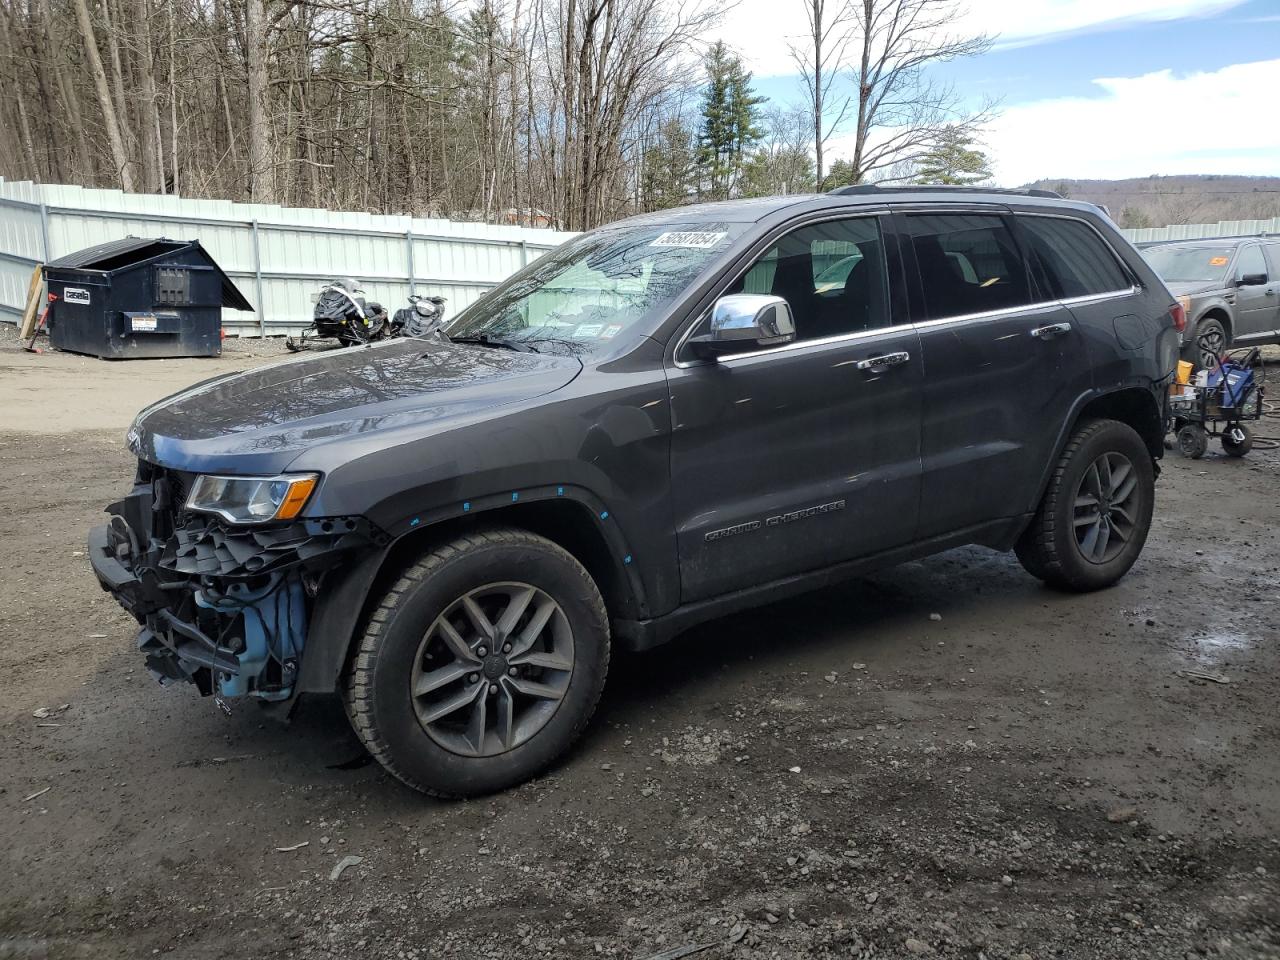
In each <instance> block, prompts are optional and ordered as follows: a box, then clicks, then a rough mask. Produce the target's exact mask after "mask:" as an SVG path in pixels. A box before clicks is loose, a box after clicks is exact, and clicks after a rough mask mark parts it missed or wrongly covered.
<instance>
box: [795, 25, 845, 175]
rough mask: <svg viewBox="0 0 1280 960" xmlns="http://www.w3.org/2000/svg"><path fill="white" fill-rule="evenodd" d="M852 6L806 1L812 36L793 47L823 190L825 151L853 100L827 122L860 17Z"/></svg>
mask: <svg viewBox="0 0 1280 960" xmlns="http://www.w3.org/2000/svg"><path fill="white" fill-rule="evenodd" d="M852 3H853V0H804V12H805V16H806V18H807V19H808V24H809V33H808V37H807V39H806V42H805V43H803V44H791V45H790V46H791V59H792V60H794V61H795V64H796V67H797V68H799V70H800V78H801V80H802V82H803V83H804V89H805V94H806V96H807V98H808V102H809V116H810V120H811V124H812V130H813V153H814V171H815V174H816V183H817V186H818V189H821V188H822V180H823V175H824V173H825V171H826V168H825V167H824V165H823V152H824V151H825V149H826V146H827V141H828V140H830V139H831V136H832V134H834V133H835V132H836V130H837V129H838V128H839V126H840V124H841V123H843V122H844V120H845V118H846V117H847V116H848V113H849V106H850V98H849V97H844V98H843V99H842V100H840V101H839V103H838V104H837V105H836V107H835V114H836V115H835V119H834V120H832V121H831V122H830V123H827V122H826V116H827V113H828V111H829V110H830V109H831V104H830V102H829V99H830V94H831V88H832V84H833V83H834V82H835V80H836V78H837V76H838V75H839V72H840V68H841V67H842V66H843V65H844V61H845V57H846V55H847V52H848V50H849V46H850V44H851V43H852V42H853V36H852V34H851V31H850V27H851V25H852V24H853V23H854V22H855V19H856V18H855V14H854V10H853V7H852Z"/></svg>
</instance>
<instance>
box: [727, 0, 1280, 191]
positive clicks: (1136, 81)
mask: <svg viewBox="0 0 1280 960" xmlns="http://www.w3.org/2000/svg"><path fill="white" fill-rule="evenodd" d="M802 3H803V0H740V2H739V3H738V4H737V5H736V6H735V7H734V8H733V9H732V11H731V12H730V13H729V14H728V16H727V17H726V20H725V22H724V23H723V24H722V25H721V26H720V28H718V29H717V30H716V36H718V37H719V38H721V39H723V40H724V41H725V42H726V43H728V44H729V45H730V46H732V47H733V48H734V49H735V50H736V51H737V52H738V53H739V54H740V55H741V56H742V57H743V59H744V60H745V61H746V64H747V66H748V68H749V69H751V70H752V71H754V73H755V83H754V86H755V89H756V90H757V92H758V93H761V94H763V95H765V96H767V97H769V98H770V99H771V100H773V101H774V102H775V103H778V104H783V105H785V104H789V103H795V104H802V103H804V93H803V87H802V84H801V80H800V78H799V76H798V75H797V74H796V68H795V65H794V63H793V62H792V61H791V59H790V57H789V55H788V52H787V50H788V46H787V41H788V40H799V39H800V37H799V36H796V37H791V36H789V34H790V33H791V32H792V31H789V30H786V29H781V30H780V29H779V21H780V19H781V14H782V13H783V11H784V10H786V11H791V10H794V16H791V15H788V16H787V18H786V19H787V22H789V23H791V24H794V28H795V32H796V33H797V34H802V33H803V31H804V28H805V23H804V13H803V10H804V8H803V6H802ZM966 6H967V9H966V10H965V12H964V15H963V19H962V20H961V21H960V22H959V23H958V24H957V29H958V30H963V31H965V32H970V33H987V34H989V35H991V36H992V37H993V38H994V43H993V45H992V47H991V49H990V50H988V51H987V52H985V53H982V54H980V55H978V56H975V57H971V58H968V59H965V60H962V61H957V62H954V63H951V64H946V65H943V66H941V67H939V68H937V71H936V74H937V76H938V78H940V79H942V80H945V81H947V82H949V83H952V84H953V85H954V87H955V89H956V91H957V92H958V93H959V94H960V95H961V96H963V97H965V98H966V99H968V100H969V101H970V102H972V103H974V104H976V103H978V102H980V101H981V100H982V99H983V98H984V97H991V98H995V99H997V100H999V103H1000V114H999V116H998V118H997V119H996V120H995V121H994V122H993V123H992V124H991V125H990V126H989V127H988V128H987V129H986V130H985V131H984V132H983V135H982V141H983V146H984V147H985V148H986V151H987V153H988V155H989V156H990V158H991V160H992V165H993V167H994V171H995V175H996V180H997V182H999V183H1001V184H1004V185H1007V186H1014V185H1018V184H1022V183H1027V182H1029V181H1032V180H1037V179H1041V178H1046V179H1059V178H1062V179H1065V178H1105V179H1113V178H1122V177H1142V176H1148V175H1151V174H1160V175H1174V174H1192V173H1221V174H1255V175H1280V119H1278V115H1277V112H1276V111H1275V109H1274V106H1275V103H1276V101H1277V96H1278V94H1280V0H968V3H967V5H966ZM842 83H844V86H843V89H844V90H845V91H848V90H849V89H850V85H849V84H848V83H847V82H844V81H843V80H842ZM851 152H852V146H851V137H850V136H849V135H848V133H847V131H845V130H843V129H841V130H838V131H837V132H836V134H835V135H834V136H833V137H832V140H831V141H830V142H829V144H828V147H827V154H828V157H829V158H831V159H835V158H838V157H840V156H842V155H848V154H849V153H851Z"/></svg>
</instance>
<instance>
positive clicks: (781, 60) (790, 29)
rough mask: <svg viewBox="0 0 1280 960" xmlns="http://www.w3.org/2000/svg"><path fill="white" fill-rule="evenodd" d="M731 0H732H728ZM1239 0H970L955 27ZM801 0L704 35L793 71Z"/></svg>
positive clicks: (736, 17)
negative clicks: (791, 45)
mask: <svg viewBox="0 0 1280 960" xmlns="http://www.w3.org/2000/svg"><path fill="white" fill-rule="evenodd" d="M729 2H733V0H729ZM1243 2H1244V0H969V2H968V3H963V2H961V4H960V5H961V6H962V7H963V8H965V12H964V15H963V19H962V20H961V21H960V22H958V23H957V24H956V30H957V32H965V33H971V34H978V33H989V34H992V35H998V43H999V44H1000V45H1021V44H1027V43H1036V42H1039V41H1042V40H1044V39H1046V38H1048V37H1052V36H1057V35H1061V34H1064V33H1075V32H1080V31H1087V30H1097V29H1106V28H1108V27H1111V26H1119V25H1123V24H1128V23H1134V22H1153V21H1161V20H1178V19H1181V18H1184V17H1201V16H1210V15H1212V14H1215V13H1219V12H1221V11H1223V10H1227V9H1230V8H1231V7H1235V6H1239V5H1240V4H1241V3H1243ZM804 10H805V7H804V0H739V2H737V4H736V5H735V6H733V8H732V9H731V10H730V12H729V13H728V14H727V15H726V16H725V18H724V21H723V22H722V23H721V24H720V26H718V27H716V28H715V29H714V30H711V31H709V32H708V34H707V37H706V39H707V40H717V39H718V40H723V41H724V42H725V43H727V44H728V45H729V46H731V47H733V48H734V49H735V50H737V51H738V53H739V54H741V55H742V57H743V59H744V60H745V61H746V62H747V66H748V67H749V68H750V69H752V70H754V71H755V73H756V75H757V76H762V77H765V76H779V75H783V74H791V73H795V71H796V67H795V63H794V61H792V59H791V56H790V53H789V52H788V48H787V43H788V41H790V42H802V41H803V38H804V32H805V15H804Z"/></svg>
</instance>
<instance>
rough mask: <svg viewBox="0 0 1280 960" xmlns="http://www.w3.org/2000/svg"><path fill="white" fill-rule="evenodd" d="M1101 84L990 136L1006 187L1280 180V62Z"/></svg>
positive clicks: (1023, 113)
mask: <svg viewBox="0 0 1280 960" xmlns="http://www.w3.org/2000/svg"><path fill="white" fill-rule="evenodd" d="M1094 83H1095V84H1097V86H1098V87H1099V88H1101V90H1102V91H1103V95H1102V96H1100V97H1063V98H1059V99H1052V100H1040V101H1036V102H1032V103H1027V104H1021V105H1019V106H1016V107H1010V108H1007V109H1006V110H1005V111H1004V113H1003V114H1002V115H1001V116H1000V117H999V118H998V119H997V120H996V121H995V122H994V123H993V124H992V125H991V127H990V128H989V130H988V131H987V134H986V137H985V140H986V146H987V149H988V153H989V155H990V156H991V158H992V160H993V162H994V166H995V171H996V176H997V179H998V181H999V182H1000V183H1003V184H1006V185H1016V184H1021V183H1026V182H1028V181H1030V180H1036V179H1039V178H1042V177H1086V178H1088V177H1104V178H1117V177H1141V176H1147V175H1148V174H1166V175H1171V174H1185V173H1238V174H1271V175H1275V174H1280V125H1277V124H1276V123H1273V122H1271V120H1270V111H1269V109H1268V102H1269V99H1270V94H1271V92H1272V91H1275V90H1277V89H1280V60H1263V61H1259V62H1256V63H1240V64H1235V65H1233V66H1229V67H1223V68H1222V69H1221V70H1215V71H1211V72H1205V73H1189V74H1184V75H1181V76H1179V75H1176V74H1174V73H1173V72H1172V71H1170V70H1161V71H1159V72H1157V73H1149V74H1145V75H1143V76H1139V77H1115V78H1103V79H1098V80H1095V81H1094ZM837 151H838V148H837Z"/></svg>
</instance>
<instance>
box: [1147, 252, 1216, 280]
mask: <svg viewBox="0 0 1280 960" xmlns="http://www.w3.org/2000/svg"><path fill="white" fill-rule="evenodd" d="M1231 253H1232V248H1231V247H1187V246H1183V245H1182V244H1178V245H1176V246H1174V245H1170V246H1167V247H1147V249H1145V250H1143V251H1142V256H1143V257H1144V258H1146V261H1147V263H1149V264H1151V269H1152V270H1154V271H1155V272H1156V273H1158V274H1159V275H1160V279H1161V280H1165V281H1172V282H1177V281H1179V280H1204V281H1206V282H1207V281H1210V280H1222V281H1225V280H1226V278H1227V266H1228V265H1229V264H1230V263H1231Z"/></svg>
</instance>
